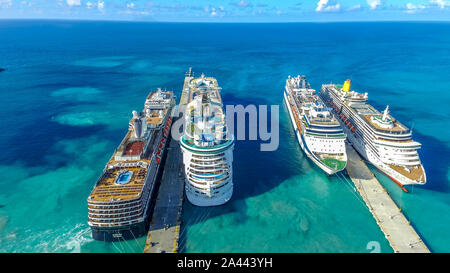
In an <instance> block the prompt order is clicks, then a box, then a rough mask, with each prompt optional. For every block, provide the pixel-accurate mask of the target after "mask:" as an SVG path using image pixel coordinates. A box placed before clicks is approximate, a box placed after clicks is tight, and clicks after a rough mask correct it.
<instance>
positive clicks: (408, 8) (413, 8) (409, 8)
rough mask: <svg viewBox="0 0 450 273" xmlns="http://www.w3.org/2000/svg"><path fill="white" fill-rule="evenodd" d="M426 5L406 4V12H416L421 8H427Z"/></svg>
mask: <svg viewBox="0 0 450 273" xmlns="http://www.w3.org/2000/svg"><path fill="white" fill-rule="evenodd" d="M425 8H426V6H425V5H415V4H413V3H407V4H406V11H405V12H406V13H416V12H417V11H419V10H422V9H425Z"/></svg>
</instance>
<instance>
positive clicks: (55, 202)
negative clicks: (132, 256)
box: [0, 21, 450, 252]
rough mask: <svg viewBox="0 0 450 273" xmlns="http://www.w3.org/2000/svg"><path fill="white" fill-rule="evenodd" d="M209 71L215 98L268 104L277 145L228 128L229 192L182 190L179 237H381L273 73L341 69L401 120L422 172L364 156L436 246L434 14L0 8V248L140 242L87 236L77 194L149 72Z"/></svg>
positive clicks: (438, 87) (445, 139)
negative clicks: (307, 143)
mask: <svg viewBox="0 0 450 273" xmlns="http://www.w3.org/2000/svg"><path fill="white" fill-rule="evenodd" d="M190 66H192V67H193V70H194V71H195V72H196V73H197V75H200V73H205V74H206V75H210V76H213V77H216V78H217V79H218V81H219V84H220V85H221V86H222V87H223V90H222V96H223V101H224V103H225V104H242V105H248V104H255V105H260V104H266V105H273V104H278V105H280V145H279V148H278V149H277V150H276V151H274V152H260V151H259V145H260V142H259V141H237V143H236V147H235V151H234V195H233V197H232V199H231V201H230V202H229V203H227V204H226V205H224V206H220V207H211V208H198V207H193V206H192V205H190V204H188V202H186V203H185V205H184V215H183V220H184V225H183V227H182V231H181V240H180V247H181V251H184V252H369V251H370V250H368V249H367V248H366V247H367V244H368V243H369V242H371V241H377V242H379V243H380V246H381V251H382V252H392V250H391V248H390V247H389V244H388V242H387V240H386V239H385V238H384V235H383V233H382V232H381V231H380V229H379V228H378V226H377V224H376V222H375V220H374V219H373V217H372V215H371V214H370V213H369V211H368V209H367V208H366V206H365V205H364V204H363V202H362V201H361V198H360V197H359V196H358V194H357V193H356V192H355V191H354V189H353V188H352V185H351V184H350V183H348V181H347V182H346V180H344V179H342V178H340V177H336V176H332V177H328V176H326V175H325V174H324V173H323V172H322V171H321V170H320V169H318V168H317V167H315V166H314V165H313V164H312V163H311V162H310V161H309V160H308V159H307V158H306V157H305V155H304V154H303V153H302V151H301V149H300V148H299V145H298V143H297V141H296V139H295V136H294V133H293V130H292V127H291V124H290V122H289V119H288V114H287V112H286V108H285V107H284V105H283V103H282V92H283V88H284V82H285V79H286V77H287V76H288V75H297V74H305V75H307V77H308V79H309V81H310V83H311V84H312V87H313V88H315V89H320V85H321V84H322V83H329V82H336V83H343V82H344V81H345V79H347V78H351V79H352V82H353V88H354V89H355V90H357V91H361V92H368V93H369V100H370V103H371V104H372V105H374V106H375V107H377V108H378V109H379V110H383V109H384V108H385V106H386V105H387V104H389V106H390V109H391V114H392V115H393V116H394V117H395V118H397V119H398V120H400V121H401V122H402V123H404V124H405V125H407V126H410V127H413V130H414V132H413V136H414V139H415V140H417V141H419V142H421V143H422V144H423V147H422V149H421V150H420V156H421V159H422V161H423V164H424V166H425V168H426V171H427V177H428V183H427V184H426V185H425V186H416V187H414V188H411V187H409V190H410V191H411V193H409V194H405V193H403V192H402V191H401V190H400V189H399V188H398V186H396V185H395V184H394V183H393V182H392V181H390V180H389V179H388V178H387V177H385V176H384V175H382V174H381V173H379V172H378V171H376V170H374V172H375V174H376V176H377V177H378V179H379V180H380V181H381V182H382V183H383V185H384V186H385V187H386V189H387V190H388V191H389V192H390V193H391V195H392V196H393V198H394V199H395V201H396V202H397V204H398V205H399V206H400V207H401V208H402V210H403V212H404V213H405V214H406V216H407V217H408V219H409V220H410V221H411V222H412V224H413V225H414V227H415V228H416V229H417V231H418V232H419V233H420V235H422V237H423V238H424V240H425V242H426V243H427V245H428V246H429V248H430V249H431V250H432V251H434V252H449V251H450V248H449V246H450V230H449V227H450V188H449V185H450V182H449V181H450V174H449V166H450V164H449V161H450V130H449V128H450V107H449V105H450V76H449V75H450V24H449V23H412V22H408V23H389V22H383V23H292V24H181V23H137V22H136V23H133V22H75V21H0V67H3V68H6V70H5V71H3V72H0V102H1V107H0V117H1V122H0V145H1V147H0V151H1V152H0V252H80V251H81V252H142V250H143V246H144V243H145V237H142V238H139V239H138V240H132V241H126V242H118V243H104V242H97V241H94V240H92V238H91V234H90V231H89V227H88V225H87V203H86V198H87V196H88V195H89V193H90V191H91V190H92V188H93V186H94V184H95V182H96V179H97V177H98V176H99V175H100V174H101V172H102V169H103V167H104V165H105V163H106V162H107V160H108V158H109V157H110V156H111V154H112V152H113V150H114V149H115V148H116V146H117V145H118V144H119V142H120V141H121V139H122V138H123V136H124V134H125V133H126V131H127V128H128V120H129V118H130V117H131V111H132V110H134V109H136V110H141V109H142V108H143V103H144V100H145V97H146V95H147V94H148V92H149V91H150V90H155V89H156V88H157V87H162V88H167V89H172V90H174V91H175V92H176V94H177V95H179V94H180V93H181V88H182V84H183V80H184V72H185V71H186V70H187V69H188V68H189V67H190Z"/></svg>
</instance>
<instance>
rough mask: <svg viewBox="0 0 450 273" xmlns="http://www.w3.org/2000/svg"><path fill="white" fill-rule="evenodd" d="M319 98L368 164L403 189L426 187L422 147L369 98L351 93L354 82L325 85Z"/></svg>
mask: <svg viewBox="0 0 450 273" xmlns="http://www.w3.org/2000/svg"><path fill="white" fill-rule="evenodd" d="M319 94H320V96H321V97H322V98H323V100H324V101H326V102H327V103H328V105H329V106H330V107H331V108H333V112H334V114H335V116H336V117H337V118H338V119H339V121H340V123H341V124H342V126H343V127H344V128H345V131H346V133H347V136H348V140H349V141H350V142H351V143H352V144H353V147H354V148H355V149H356V150H357V151H358V153H359V154H361V155H362V156H363V157H364V158H365V159H366V160H368V161H369V162H371V163H372V164H373V165H374V166H376V167H377V168H378V169H379V170H381V171H382V172H384V173H385V174H386V175H387V176H389V177H390V178H391V179H392V180H393V181H395V182H396V183H397V184H398V185H400V186H401V187H402V189H403V190H404V191H407V190H406V189H405V188H404V187H403V185H409V184H424V183H425V182H426V175H425V170H424V168H423V166H422V164H421V161H420V158H419V154H418V152H417V150H418V149H419V148H420V147H421V144H420V143H418V142H416V141H414V140H412V131H411V130H410V129H408V128H407V127H406V126H405V125H403V124H401V123H400V122H399V121H398V120H396V119H395V118H394V117H392V116H391V115H390V113H389V106H387V107H386V109H385V110H384V111H383V112H379V111H377V110H376V109H375V108H374V107H373V106H371V105H370V104H368V103H367V100H368V94H367V93H358V92H356V91H352V90H351V81H350V80H346V81H345V83H344V84H343V85H337V84H325V85H322V88H321V90H320V93H319Z"/></svg>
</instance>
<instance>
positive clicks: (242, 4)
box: [237, 0, 250, 7]
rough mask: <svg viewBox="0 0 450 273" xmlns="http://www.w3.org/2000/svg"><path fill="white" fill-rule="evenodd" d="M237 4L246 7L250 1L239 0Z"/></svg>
mask: <svg viewBox="0 0 450 273" xmlns="http://www.w3.org/2000/svg"><path fill="white" fill-rule="evenodd" d="M237 5H238V6H239V7H248V6H249V5H250V3H249V2H247V1H244V0H241V1H239V3H237Z"/></svg>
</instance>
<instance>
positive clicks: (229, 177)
mask: <svg viewBox="0 0 450 273" xmlns="http://www.w3.org/2000/svg"><path fill="white" fill-rule="evenodd" d="M190 74H191V73H190ZM185 88H187V89H188V90H187V92H188V93H187V96H188V99H187V105H186V115H185V121H186V124H185V130H184V135H183V136H182V137H181V139H180V145H181V149H182V151H183V163H184V167H185V179H186V183H185V190H186V196H187V199H188V200H189V202H191V203H192V204H194V205H197V206H217V205H222V204H224V203H226V202H227V201H228V200H230V198H231V196H232V194H233V166H232V163H233V148H234V138H233V135H232V134H228V132H227V126H226V122H225V115H224V113H223V105H222V99H221V97H220V93H219V92H220V87H219V85H218V83H217V80H216V79H215V78H211V77H205V76H204V75H202V76H201V77H198V78H194V77H190V76H189V77H187V78H186V80H185Z"/></svg>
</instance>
